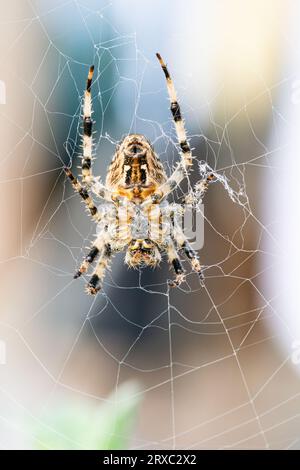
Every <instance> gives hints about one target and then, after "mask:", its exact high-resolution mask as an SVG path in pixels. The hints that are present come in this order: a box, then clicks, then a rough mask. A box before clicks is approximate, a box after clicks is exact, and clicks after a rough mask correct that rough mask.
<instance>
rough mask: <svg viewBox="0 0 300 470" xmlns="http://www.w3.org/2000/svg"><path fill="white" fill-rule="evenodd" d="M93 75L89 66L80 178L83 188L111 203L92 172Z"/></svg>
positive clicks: (109, 195)
mask: <svg viewBox="0 0 300 470" xmlns="http://www.w3.org/2000/svg"><path fill="white" fill-rule="evenodd" d="M93 75H94V66H93V65H91V66H90V69H89V73H88V78H87V82H86V90H85V92H84V101H83V142H82V146H83V155H82V160H81V176H82V182H83V184H84V185H85V186H87V187H88V188H90V189H91V190H92V191H93V193H95V194H96V195H97V196H99V197H101V198H103V199H106V200H108V201H111V191H109V190H108V189H106V187H105V186H104V185H103V184H101V183H100V181H99V178H98V177H95V176H94V175H93V172H92V159H93V158H92V150H93V138H92V134H93V120H92V95H91V86H92V81H93Z"/></svg>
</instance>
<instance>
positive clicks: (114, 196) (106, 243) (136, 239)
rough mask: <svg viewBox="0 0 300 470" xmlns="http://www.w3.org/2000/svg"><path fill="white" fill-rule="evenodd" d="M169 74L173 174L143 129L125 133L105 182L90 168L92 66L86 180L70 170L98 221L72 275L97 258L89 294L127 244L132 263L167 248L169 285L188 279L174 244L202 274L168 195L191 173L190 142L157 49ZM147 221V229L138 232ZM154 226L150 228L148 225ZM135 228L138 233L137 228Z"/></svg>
mask: <svg viewBox="0 0 300 470" xmlns="http://www.w3.org/2000/svg"><path fill="white" fill-rule="evenodd" d="M156 55H157V58H158V60H159V62H160V65H161V67H162V70H163V72H164V74H165V77H166V82H167V90H168V94H169V98H170V102H171V113H172V116H173V120H174V124H175V130H176V134H177V138H178V142H179V146H180V149H181V159H180V162H179V163H178V164H177V165H176V167H175V169H174V171H173V172H172V174H171V175H170V176H169V178H168V177H167V175H166V173H165V170H164V168H163V166H162V164H161V162H160V160H159V157H158V156H157V155H156V153H155V151H154V149H153V147H152V145H151V143H150V142H149V141H148V140H147V139H146V138H145V137H144V136H143V135H140V134H131V135H128V136H126V137H125V138H124V139H123V140H122V142H121V143H120V144H119V145H118V146H117V149H116V152H115V155H114V157H113V159H112V162H111V164H110V166H109V169H108V173H107V177H106V183H105V185H103V184H102V183H100V181H99V180H100V178H99V177H95V176H94V175H93V172H92V144H93V142H92V128H93V121H92V118H91V115H92V98H91V86H92V79H93V73H94V66H91V67H90V69H89V74H88V79H87V85H86V90H85V93H84V103H83V155H82V163H81V169H82V183H80V182H79V181H78V180H77V178H76V177H75V176H73V174H72V172H71V170H70V169H69V168H65V172H66V175H67V176H68V178H69V179H70V181H71V183H72V186H73V188H74V190H75V191H76V192H78V193H79V195H80V196H81V198H82V200H83V202H84V204H85V205H86V208H87V210H88V211H89V212H90V214H91V216H92V218H93V220H94V221H95V222H96V223H97V224H98V234H97V237H96V239H95V241H94V243H93V245H92V247H91V249H90V251H89V253H88V254H87V256H86V257H85V258H84V260H83V262H82V264H81V266H80V268H79V270H78V271H77V272H76V274H75V276H74V278H78V277H80V276H81V275H82V274H84V273H86V272H87V270H88V268H89V265H90V264H92V263H93V262H94V261H95V260H96V258H97V257H99V259H98V262H97V265H96V268H95V270H94V272H93V273H92V276H91V278H90V280H89V282H88V284H87V286H86V291H87V292H88V293H89V294H93V295H94V294H96V293H97V292H98V291H99V289H100V288H101V282H102V281H103V279H104V277H105V271H106V269H107V268H108V267H109V262H110V260H111V257H112V255H113V254H114V253H116V252H118V251H123V250H125V249H126V256H125V263H127V264H128V266H129V267H131V268H137V267H140V266H143V265H144V266H152V267H155V266H156V265H157V264H158V263H159V262H160V260H161V253H166V255H167V258H168V261H169V263H170V264H171V265H172V266H173V268H174V271H175V274H176V277H175V279H174V281H171V283H170V285H172V286H178V285H180V284H181V283H182V282H183V281H184V279H185V274H184V269H183V267H182V264H181V262H180V259H179V256H178V253H177V250H176V247H177V248H178V250H183V251H184V253H185V254H186V256H187V258H188V259H189V260H190V263H191V266H192V269H193V270H194V271H196V272H197V273H198V274H199V276H200V279H201V280H202V279H203V275H202V272H201V265H200V262H199V260H198V256H197V254H196V253H195V251H194V250H193V249H192V248H191V246H190V245H189V243H188V241H187V239H186V237H185V235H184V233H183V231H182V228H181V227H180V225H179V224H178V221H177V219H176V217H175V215H176V214H177V213H179V212H181V211H182V207H181V206H179V205H178V204H169V203H168V202H167V200H166V199H167V196H168V194H169V193H170V192H172V191H173V190H174V189H175V188H176V187H177V186H178V185H179V184H180V182H181V181H182V180H183V179H184V178H185V177H186V176H187V174H188V171H189V169H190V166H191V165H192V153H191V149H190V146H189V144H188V141H187V136H186V132H185V128H184V123H183V120H182V117H181V111H180V106H179V103H178V101H177V96H176V91H175V87H174V84H173V82H172V79H171V77H170V74H169V72H168V69H167V66H166V64H165V63H164V61H163V60H162V58H161V56H160V54H156ZM212 179H213V175H208V176H206V178H204V179H203V180H202V181H201V182H200V183H201V184H202V186H203V191H202V193H204V192H205V190H206V189H207V187H208V184H209V183H210V182H211V180H212ZM90 192H93V193H94V194H95V195H96V196H97V197H98V198H100V199H102V201H103V203H104V204H102V205H101V206H100V207H99V210H98V209H97V207H96V205H95V203H94V201H93V198H92V196H91V194H90ZM145 224H146V225H147V227H148V228H147V234H145V233H140V232H139V230H141V227H143V226H144V225H145ZM149 227H150V229H149ZM136 229H137V232H135V231H134V230H136Z"/></svg>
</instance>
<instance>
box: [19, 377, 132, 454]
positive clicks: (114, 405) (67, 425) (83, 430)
mask: <svg viewBox="0 0 300 470" xmlns="http://www.w3.org/2000/svg"><path fill="white" fill-rule="evenodd" d="M137 392H138V387H137V385H136V383H126V384H124V385H122V386H120V387H119V389H118V392H117V393H115V394H113V395H111V396H110V397H108V399H107V402H106V403H105V404H99V405H98V406H87V405H85V404H84V403H82V402H81V403H79V402H73V403H64V404H62V403H60V404H59V405H58V406H57V408H55V409H53V408H52V409H51V410H50V409H49V411H48V412H47V414H46V415H45V416H43V419H42V420H40V421H39V422H38V423H37V422H36V421H35V422H34V423H29V425H28V426H29V428H32V429H31V431H30V434H31V435H32V438H33V442H32V447H33V448H35V449H106V450H107V449H108V450H114V449H126V448H127V447H128V445H129V441H130V437H131V435H132V429H133V425H134V421H135V417H136V414H137V409H138V403H139V398H138V394H137Z"/></svg>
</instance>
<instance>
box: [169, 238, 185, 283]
mask: <svg viewBox="0 0 300 470" xmlns="http://www.w3.org/2000/svg"><path fill="white" fill-rule="evenodd" d="M166 251H167V256H168V260H169V263H170V264H172V266H173V268H174V271H175V274H176V277H175V279H174V280H173V281H169V285H170V286H171V287H177V286H180V284H181V283H182V282H183V281H184V279H185V274H184V269H183V267H182V264H181V262H180V259H179V256H178V253H177V251H176V249H175V246H174V243H173V242H172V240H170V241H169V242H168V243H167V249H166Z"/></svg>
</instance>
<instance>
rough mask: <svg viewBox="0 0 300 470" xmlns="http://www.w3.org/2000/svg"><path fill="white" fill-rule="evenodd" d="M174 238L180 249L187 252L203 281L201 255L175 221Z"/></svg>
mask: <svg viewBox="0 0 300 470" xmlns="http://www.w3.org/2000/svg"><path fill="white" fill-rule="evenodd" d="M171 235H172V238H173V239H174V240H175V242H176V243H177V245H178V246H179V249H180V250H183V251H184V253H185V254H186V256H187V258H188V259H189V261H190V263H191V266H192V268H193V270H194V271H196V273H198V275H199V278H200V280H201V281H203V280H204V276H203V272H202V268H201V264H200V261H199V257H198V255H197V253H196V252H195V251H194V250H193V248H192V247H191V245H190V244H189V242H188V240H187V238H186V236H185V235H184V233H183V231H182V229H181V228H180V227H179V226H178V225H177V224H176V223H174V227H173V230H172V234H171Z"/></svg>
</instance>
